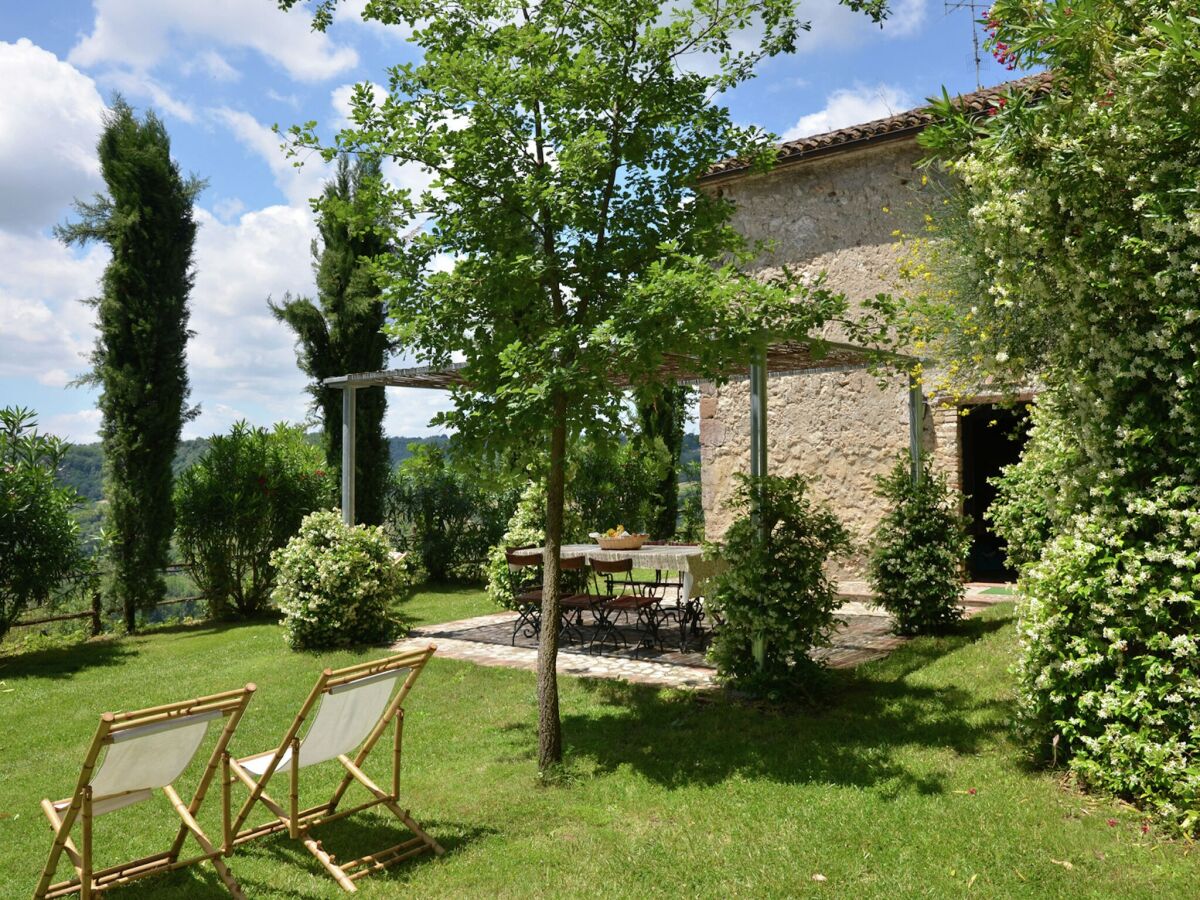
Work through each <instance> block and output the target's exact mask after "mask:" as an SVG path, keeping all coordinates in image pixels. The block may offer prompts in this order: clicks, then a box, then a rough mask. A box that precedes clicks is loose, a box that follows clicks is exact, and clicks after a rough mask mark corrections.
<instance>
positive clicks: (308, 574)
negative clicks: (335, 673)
mask: <svg viewBox="0 0 1200 900" xmlns="http://www.w3.org/2000/svg"><path fill="white" fill-rule="evenodd" d="M271 563H272V565H274V566H275V568H276V569H277V575H276V581H275V589H274V591H273V592H272V594H271V598H272V599H273V600H274V601H275V605H276V606H278V607H279V609H280V610H281V611H282V612H283V632H284V638H285V640H286V641H287V644H288V646H289V647H291V648H292V649H293V650H315V649H323V648H327V647H343V646H347V645H352V644H367V643H379V642H382V641H387V640H390V639H391V638H392V637H394V636H395V634H396V632H397V630H398V622H397V620H396V618H395V616H394V612H393V609H394V606H395V605H396V604H397V603H399V602H401V601H403V600H406V599H408V597H409V595H410V594H411V590H412V577H411V574H410V573H409V571H408V568H407V566H406V565H405V562H404V560H403V559H400V560H396V559H393V558H392V547H391V543H390V542H389V541H388V538H387V535H386V534H384V531H383V529H382V528H380V527H378V526H369V525H353V526H351V525H346V524H345V523H344V522H342V519H341V515H340V514H339V513H338V512H337V511H336V510H320V511H318V512H314V513H312V514H311V515H309V516H306V517H305V519H304V521H303V523H302V524H301V525H300V532H299V534H297V535H296V536H295V537H293V538H292V539H291V540H290V541H288V542H287V544H286V545H285V546H284V547H282V548H281V549H279V550H276V551H275V552H274V553H273V554H272V555H271Z"/></svg>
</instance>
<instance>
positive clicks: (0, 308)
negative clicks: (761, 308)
mask: <svg viewBox="0 0 1200 900" xmlns="http://www.w3.org/2000/svg"><path fill="white" fill-rule="evenodd" d="M342 5H343V9H342V11H341V13H340V14H339V17H338V19H337V21H336V22H335V24H334V26H333V28H332V29H331V30H330V31H329V33H328V34H327V35H318V34H313V33H312V32H311V31H310V29H309V27H308V18H307V14H306V11H305V10H303V9H298V10H293V11H292V12H291V13H289V14H284V13H281V12H279V11H278V10H277V9H275V3H274V0H94V2H91V3H89V2H86V0H42V2H40V3H36V4H33V3H18V2H16V0H0V78H3V81H4V89H3V92H2V94H0V405H10V404H20V405H24V406H31V407H33V408H35V409H36V410H38V412H39V413H40V414H41V420H42V425H43V427H44V428H45V429H46V430H49V431H53V432H55V433H57V434H60V435H63V436H65V437H69V438H70V439H72V440H77V441H88V440H93V439H94V435H95V429H96V427H97V425H98V422H99V417H98V414H97V413H96V410H95V407H94V401H95V396H94V393H93V392H92V391H91V390H90V389H84V388H73V387H68V386H67V383H68V382H69V381H70V380H71V379H72V378H74V377H75V376H77V375H78V374H79V373H80V372H82V371H84V370H85V369H86V367H87V364H86V360H85V359H84V358H83V357H84V355H85V354H86V353H87V352H88V350H89V348H90V346H91V343H92V340H93V337H94V333H93V329H92V314H91V310H90V309H89V308H88V307H86V306H84V305H82V304H80V303H78V302H76V301H77V300H78V299H79V298H82V297H87V296H90V295H92V294H94V293H95V290H96V284H97V280H98V278H99V276H100V273H101V271H102V270H103V266H104V262H105V259H106V254H105V252H104V250H103V249H102V248H98V247H97V248H91V249H87V250H82V251H75V250H67V249H65V248H63V247H61V246H60V245H59V244H58V243H57V242H56V241H55V240H54V238H53V236H52V235H51V233H50V229H51V228H52V226H53V225H54V224H55V223H58V222H62V221H64V220H65V219H66V218H67V217H68V215H69V213H70V209H69V207H70V202H71V199H72V198H73V197H76V196H89V195H90V194H91V193H93V192H94V191H96V190H98V189H99V188H100V186H101V185H100V180H99V172H98V168H97V166H96V162H95V153H94V146H95V141H96V136H97V134H98V131H99V122H100V114H101V111H102V109H103V105H104V104H105V102H107V101H108V100H109V99H110V98H111V96H112V94H113V92H114V91H120V92H121V93H123V94H124V95H125V96H126V98H127V99H128V100H129V101H130V102H132V103H133V104H134V105H135V106H137V107H139V108H146V107H152V108H154V109H155V110H157V111H158V112H159V113H160V115H162V117H163V119H164V120H165V122H166V124H167V127H168V129H169V131H170V133H171V136H172V145H173V152H174V155H175V157H176V159H178V161H179V163H180V165H181V166H182V168H183V169H184V170H185V171H188V172H193V173H195V174H197V175H200V176H201V177H203V178H206V179H207V180H208V188H207V189H206V190H205V191H204V193H203V194H202V195H201V197H200V200H199V202H198V211H197V218H198V220H199V222H200V231H199V236H198V239H197V248H196V264H197V273H196V287H195V290H194V291H193V295H192V310H193V311H192V327H193V329H194V330H195V331H196V336H195V338H194V339H193V340H192V343H191V345H190V348H189V372H190V375H191V379H192V391H193V396H192V401H193V402H194V403H199V404H200V405H201V408H202V414H201V415H200V417H199V418H198V419H197V420H196V421H194V422H192V423H190V424H189V425H188V427H187V430H186V431H185V435H186V436H195V435H202V434H210V433H213V432H216V431H222V430H225V429H226V428H228V427H229V425H230V424H231V423H232V422H233V421H235V420H236V419H239V418H247V419H249V420H251V421H252V422H256V423H260V424H269V423H271V422H274V421H279V420H289V421H301V420H303V419H304V418H305V416H306V413H307V403H308V398H307V396H306V395H305V393H304V378H303V376H302V375H301V374H300V373H299V372H298V371H297V370H296V367H295V358H294V354H293V350H292V338H291V335H290V333H289V332H288V331H287V330H286V329H285V328H284V326H282V325H280V324H279V323H276V322H275V321H274V320H273V319H272V318H271V317H270V315H269V313H268V311H267V307H266V299H267V297H268V296H274V297H280V296H282V295H283V294H284V293H287V292H292V293H311V292H312V275H311V269H310V256H309V245H310V241H311V238H312V235H313V233H314V228H313V223H312V217H311V213H310V212H309V210H308V204H307V202H306V201H307V198H308V197H310V196H312V195H313V194H315V193H316V192H317V190H318V189H319V186H320V184H321V181H322V179H323V177H324V176H325V173H324V172H323V171H322V169H321V167H320V166H319V165H318V164H316V163H310V164H309V165H306V166H305V167H303V168H302V169H300V170H296V169H295V168H293V166H292V165H291V163H290V162H289V161H287V160H285V159H284V158H283V155H282V153H281V152H280V151H279V149H278V143H279V142H278V140H277V139H276V138H275V136H274V135H273V134H271V131H270V127H271V125H273V124H275V123H278V124H280V125H282V126H285V127H286V126H287V125H290V124H292V123H296V122H303V121H307V120H309V119H315V120H317V121H318V122H319V123H321V125H322V126H323V127H332V126H334V125H335V124H336V122H337V120H338V119H339V118H340V117H341V116H342V115H344V110H345V108H346V98H347V97H348V95H349V91H350V86H351V85H353V84H354V83H356V82H361V81H374V82H384V81H385V80H386V77H385V68H386V66H388V65H391V64H394V63H397V62H402V61H406V60H411V59H413V58H414V51H413V48H412V47H411V46H410V45H409V44H407V43H406V41H405V39H404V35H403V33H401V32H400V31H399V30H398V29H395V28H387V27H384V26H380V25H378V24H375V23H363V22H362V21H360V20H359V19H358V17H357V15H356V12H357V10H361V8H362V5H363V0H343V4H342ZM801 10H802V13H803V15H804V16H805V17H806V18H808V19H810V20H811V21H812V25H813V28H812V32H811V33H810V34H808V35H805V36H804V37H803V38H802V39H801V41H800V46H799V48H798V51H797V53H796V54H794V55H792V56H789V57H788V58H784V59H775V60H771V61H769V62H768V63H767V64H765V65H764V66H763V67H762V69H761V72H760V75H759V77H758V79H757V80H756V81H754V82H752V83H750V84H748V85H745V86H743V87H741V88H739V89H738V91H737V92H736V93H734V94H733V95H730V96H728V97H727V98H725V102H726V103H727V104H728V105H729V106H730V108H731V109H732V111H733V113H734V116H735V117H736V118H737V119H738V120H739V121H741V122H745V123H750V122H754V123H757V124H760V125H762V126H764V127H766V128H768V129H770V130H772V131H773V132H775V133H776V134H779V135H781V136H784V137H789V138H790V137H800V136H804V135H807V134H814V133H819V132H821V131H826V130H829V129H831V128H836V127H841V126H844V125H849V124H854V123H856V122H861V121H867V120H869V119H873V118H878V117H880V116H883V115H888V114H890V113H892V112H899V111H901V110H904V109H908V108H911V107H913V106H917V105H919V104H920V103H921V102H922V100H923V99H924V98H925V97H927V96H930V95H932V94H935V93H939V92H940V91H941V88H942V86H945V87H946V88H948V89H949V90H950V91H951V93H958V92H961V91H967V90H972V89H974V88H975V86H976V71H975V64H974V61H973V53H972V47H971V27H972V25H971V15H970V13H969V12H968V11H966V10H960V11H956V12H951V13H949V14H947V12H946V11H945V9H944V8H943V6H942V4H941V3H940V2H932V0H894V3H893V11H892V17H891V19H890V21H889V22H888V23H886V24H885V25H884V26H883V27H882V28H880V27H879V26H876V25H872V24H871V23H870V22H869V21H868V20H867V19H866V18H865V17H863V16H860V15H858V14H855V13H852V12H850V11H849V10H846V9H845V8H843V7H840V6H838V5H837V4H836V2H831V0H816V2H808V3H804V4H802V6H801ZM1008 77H1011V75H1010V74H1009V73H1007V72H1005V71H1004V70H1003V69H1002V68H1001V67H1000V66H998V65H997V64H995V63H994V62H993V61H992V60H991V59H990V57H986V58H985V59H984V63H983V67H982V71H981V74H980V79H981V81H982V83H983V84H984V85H989V84H996V83H999V82H1001V81H1004V80H1006V78H1008ZM398 177H405V176H404V175H399V176H398ZM389 401H390V410H389V415H388V420H387V426H388V431H389V433H391V434H395V435H418V434H427V433H430V432H431V429H429V428H428V427H427V423H428V420H429V417H430V416H431V415H432V414H433V413H434V412H435V411H436V410H437V409H438V408H439V404H440V403H441V402H443V398H442V396H441V395H440V394H438V393H436V392H424V391H394V392H392V393H391V394H390V395H389Z"/></svg>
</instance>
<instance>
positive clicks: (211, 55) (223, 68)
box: [183, 50, 242, 81]
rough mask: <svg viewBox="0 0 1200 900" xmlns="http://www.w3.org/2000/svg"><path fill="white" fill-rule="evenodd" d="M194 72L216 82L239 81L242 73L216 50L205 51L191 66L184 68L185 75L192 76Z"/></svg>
mask: <svg viewBox="0 0 1200 900" xmlns="http://www.w3.org/2000/svg"><path fill="white" fill-rule="evenodd" d="M193 71H201V72H204V73H206V74H207V75H208V77H209V78H212V79H213V80H214V81H237V80H238V79H239V78H241V77H242V73H241V72H239V71H238V70H237V69H235V68H234V67H233V66H231V65H230V64H229V61H228V60H227V59H225V57H223V56H222V55H221V54H220V53H218V52H217V51H216V50H205V51H203V52H202V53H200V54H199V55H198V56H197V57H196V59H195V60H194V61H193V62H192V63H191V64H189V65H186V66H184V67H183V74H184V75H190V74H191V73H192V72H193Z"/></svg>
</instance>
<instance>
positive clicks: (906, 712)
mask: <svg viewBox="0 0 1200 900" xmlns="http://www.w3.org/2000/svg"><path fill="white" fill-rule="evenodd" d="M439 598H440V599H439ZM414 604H415V605H414V607H413V608H412V609H411V610H410V611H411V612H413V613H414V614H418V617H419V618H420V619H421V620H423V621H429V620H431V619H432V618H442V619H453V618H460V617H462V616H463V615H465V614H471V613H472V612H475V611H487V609H488V608H487V606H486V601H482V603H481V602H480V601H479V599H478V597H474V598H473V597H472V594H471V592H470V591H467V590H462V591H460V590H450V591H447V592H429V593H426V594H423V595H421V597H420V598H418V600H416V601H414ZM1009 615H1011V607H1009V606H1008V605H1007V604H1006V605H1002V606H1000V607H997V608H996V609H993V610H992V611H990V612H989V613H988V614H986V615H985V616H984V617H983V618H982V619H976V620H973V621H971V622H970V623H968V624H967V625H966V626H964V628H963V631H962V633H961V634H959V635H957V636H954V637H949V638H942V639H937V640H928V639H923V640H918V641H914V642H911V643H910V644H908V645H906V646H905V647H904V648H902V649H901V650H899V651H897V652H896V653H894V654H893V655H892V656H891V657H889V658H888V659H886V660H883V661H881V662H878V663H874V664H872V665H869V666H866V667H863V668H862V669H860V670H858V671H857V672H850V673H847V672H840V673H835V674H834V676H833V684H834V694H833V696H832V698H831V700H830V702H829V705H828V706H827V707H825V708H824V709H822V710H820V711H818V712H807V713H797V712H787V711H779V710H764V709H759V708H755V707H753V706H749V705H741V704H736V703H731V702H729V701H727V700H725V699H723V698H721V697H720V696H715V697H714V696H708V697H701V696H695V695H689V694H686V693H679V692H671V691H663V690H656V689H653V688H648V687H639V686H631V685H625V684H619V683H613V682H595V681H586V680H579V679H574V678H566V677H564V678H561V679H560V684H561V688H562V716H563V733H564V738H565V743H566V749H567V756H568V763H567V765H566V767H565V772H564V774H563V776H562V777H561V778H559V779H558V780H557V781H556V782H555V783H554V784H550V785H542V784H539V783H538V780H537V777H536V774H535V766H534V762H533V751H534V741H535V705H534V678H533V675H532V674H531V673H527V672H521V671H515V670H509V669H498V668H482V667H479V666H475V665H472V664H468V663H460V662H454V661H449V660H439V659H436V658H435V659H434V660H433V662H432V663H431V664H430V667H429V669H428V670H427V672H426V673H425V675H424V676H423V678H422V681H421V682H419V683H418V685H417V688H416V690H415V691H414V693H413V695H412V697H411V698H410V703H409V706H408V716H407V718H406V729H405V756H404V760H405V762H404V774H403V782H402V783H403V787H404V791H405V794H406V796H405V799H404V805H406V806H409V807H411V809H412V812H413V815H414V816H415V817H416V818H417V819H418V821H421V822H423V823H424V824H425V826H426V827H427V828H428V829H429V830H430V831H431V832H432V833H433V834H434V835H435V836H436V837H437V838H438V839H439V840H440V841H441V842H442V843H443V844H444V845H445V846H446V847H447V849H448V851H449V852H448V854H447V856H446V857H445V858H444V859H443V860H441V861H435V860H433V859H432V858H420V859H418V860H416V861H412V862H409V863H405V864H402V865H401V866H399V867H396V868H394V869H391V870H389V871H388V872H387V873H384V874H383V875H377V876H374V877H372V878H369V879H366V880H365V881H364V882H361V883H360V884H361V885H362V893H363V895H364V896H367V897H397V896H408V895H412V896H453V897H463V896H466V897H473V896H482V897H489V898H492V897H537V896H547V897H549V896H600V895H609V896H611V895H615V896H628V897H639V898H640V897H655V896H688V897H691V896H697V897H714V898H715V897H722V898H724V897H729V896H745V897H783V896H796V895H801V896H808V895H811V896H825V895H828V896H835V897H849V898H855V900H858V898H862V897H881V898H882V897H887V898H893V897H939V898H940V897H960V896H971V897H976V896H978V897H1038V898H1042V897H1072V898H1074V897H1118V896H1119V897H1123V898H1124V897H1155V898H1167V897H1180V898H1182V897H1195V896H1196V885H1197V883H1200V861H1198V859H1197V855H1196V854H1191V853H1190V850H1191V847H1190V846H1188V845H1186V844H1183V843H1179V842H1171V841H1168V840H1166V839H1165V838H1164V837H1163V836H1161V835H1160V834H1158V832H1157V831H1156V830H1154V829H1152V830H1151V831H1150V832H1149V834H1143V833H1142V832H1141V828H1140V824H1141V818H1140V816H1139V815H1138V814H1137V813H1135V812H1133V811H1129V810H1126V809H1124V808H1121V807H1120V806H1118V805H1116V804H1112V803H1108V802H1105V801H1102V800H1098V799H1093V798H1088V797H1085V796H1082V795H1080V794H1078V793H1076V792H1074V791H1072V790H1069V789H1067V788H1065V787H1063V786H1062V785H1061V784H1060V783H1059V781H1058V779H1057V778H1055V777H1053V776H1051V775H1048V774H1044V773H1040V772H1037V771H1033V770H1030V769H1029V768H1027V767H1026V766H1025V765H1024V764H1023V762H1022V759H1021V755H1020V753H1019V751H1018V749H1017V748H1016V747H1015V746H1014V745H1013V744H1012V743H1011V742H1010V740H1009V738H1008V736H1007V735H1008V732H1009V728H1010V723H1011V719H1012V698H1011V688H1010V683H1011V680H1010V677H1009V676H1008V674H1007V673H1006V667H1007V666H1008V664H1009V663H1010V661H1011V656H1012V652H1013V646H1014V638H1013V631H1012V626H1011V623H1010V621H1009V619H1008V616H1009ZM377 653H378V651H363V652H354V653H352V652H342V653H327V654H319V655H317V654H314V655H306V654H293V653H290V652H288V651H287V650H286V649H285V648H284V646H283V643H282V641H281V639H280V634H279V629H278V626H275V625H268V624H254V625H245V626H240V627H237V626H220V627H216V626H194V627H188V628H178V629H174V630H171V629H167V630H163V631H160V632H158V633H154V634H152V635H148V636H144V637H136V638H133V639H128V640H124V641H99V642H93V643H90V644H86V645H81V646H77V647H74V648H70V649H65V650H47V651H42V652H38V653H29V654H25V655H23V656H19V657H7V658H0V680H2V681H3V682H4V685H3V687H2V688H0V690H6V691H7V693H0V723H2V725H0V759H3V761H4V764H3V766H2V767H0V848H3V853H0V896H3V897H10V896H21V895H26V894H28V893H29V891H30V890H31V889H32V887H33V884H34V882H35V880H36V876H37V872H38V870H39V867H40V866H41V864H42V862H43V861H44V858H45V854H46V852H47V851H48V849H49V845H50V830H49V828H48V827H47V826H46V823H45V822H44V820H43V818H42V816H41V813H40V811H39V810H38V807H37V802H38V800H39V799H40V798H41V797H44V796H50V797H53V798H55V799H57V798H59V797H61V796H62V795H63V794H64V793H65V792H66V791H68V790H69V789H70V785H71V783H72V782H73V780H74V778H75V777H76V776H77V773H78V766H79V763H80V760H81V756H82V753H83V750H84V748H85V746H86V744H87V742H88V739H89V738H90V736H91V734H92V731H93V730H94V728H95V723H96V717H97V715H98V714H99V713H100V712H101V711H103V710H107V709H119V708H131V707H137V706H142V705H146V704H151V703H158V702H164V701H167V700H172V699H177V698H179V697H182V696H188V695H194V694H197V693H201V692H208V691H214V690H220V689H226V688H230V687H234V686H236V685H238V684H240V683H242V682H243V681H255V682H257V683H258V685H259V692H258V695H257V696H256V698H255V699H254V701H253V703H252V704H251V706H250V709H249V711H248V712H247V715H246V719H245V720H244V724H243V727H242V728H241V730H240V731H239V733H238V735H237V737H236V738H235V742H234V750H235V752H239V753H250V752H255V751H258V750H262V749H266V748H267V747H268V746H270V745H271V744H272V743H273V742H274V741H277V740H278V739H279V737H280V735H281V733H282V731H283V729H284V727H285V726H286V724H287V723H288V721H289V720H290V718H291V716H292V715H293V714H294V711H295V708H296V706H297V705H298V704H299V702H300V700H301V698H302V697H303V696H304V694H305V692H306V691H307V690H308V689H309V687H310V685H311V682H312V680H313V678H314V677H315V675H316V673H317V671H318V670H319V669H320V668H321V667H323V666H326V665H341V664H345V663H348V662H350V661H353V660H357V659H362V658H364V657H365V656H368V655H375V654H377ZM385 756H386V754H383V755H381V756H380V758H379V759H378V760H376V765H375V767H374V770H373V771H375V772H376V773H377V775H379V776H380V777H385V776H384V771H385V770H384V764H385V758H384V757H385ZM334 768H336V767H334ZM333 780H336V772H334V771H331V770H330V768H329V767H327V766H320V767H316V768H314V769H309V770H306V771H305V772H304V780H303V782H302V786H301V788H302V797H304V798H305V799H308V798H315V797H318V795H319V794H320V792H321V789H322V788H325V789H326V790H327V789H328V788H329V787H330V785H331V782H332V781H333ZM185 786H186V785H185ZM972 790H974V793H971V791H972ZM185 794H186V792H185ZM214 798H215V794H214ZM309 802H317V800H316V799H310V800H309ZM142 807H144V808H140V807H132V808H130V809H127V810H123V811H119V812H116V813H113V814H112V815H111V816H109V817H105V818H102V819H100V820H99V824H98V836H97V841H98V843H97V847H98V852H99V854H100V858H101V862H103V861H106V860H114V859H115V858H116V857H117V856H122V855H124V857H131V856H134V855H142V854H144V853H149V852H154V851H156V850H158V849H160V848H161V847H162V846H165V844H166V843H167V842H169V838H170V835H172V834H173V827H174V826H173V824H172V816H171V813H170V812H169V811H168V810H167V809H166V808H165V806H163V805H160V804H143V805H142ZM216 812H217V806H216V805H215V804H210V805H209V807H208V808H207V816H206V817H205V818H204V821H205V823H206V824H207V825H208V826H210V827H211V831H210V834H215V833H217V828H216V821H215V814H216ZM1110 818H1112V819H1114V820H1115V821H1116V824H1115V826H1110V825H1109V824H1108V823H1107V820H1108V819H1110ZM319 836H321V837H322V838H323V839H324V841H325V844H326V846H327V847H328V848H329V849H331V850H332V851H333V852H335V853H338V854H340V855H343V856H352V855H357V854H358V853H359V852H364V851H369V850H375V849H379V848H381V847H383V846H385V845H386V844H388V843H394V842H395V840H397V839H398V838H397V837H396V832H394V831H393V830H392V829H391V826H390V825H387V824H386V823H385V821H384V820H383V819H382V818H377V817H375V816H373V815H371V814H367V815H365V816H361V817H355V818H353V819H350V820H345V821H343V822H340V823H336V824H334V825H332V826H330V827H329V828H328V829H326V830H325V831H324V832H323V833H321V834H320V835H319ZM230 865H231V867H232V869H233V871H234V873H235V874H236V875H237V876H238V877H239V878H240V879H241V881H242V884H243V886H244V887H245V889H246V892H247V894H248V895H249V896H250V897H252V898H289V900H292V898H307V897H336V896H340V892H339V890H338V889H337V887H336V885H335V884H334V883H333V881H332V880H331V879H329V878H328V877H327V876H325V874H324V873H323V871H322V870H321V869H320V867H319V865H318V864H317V863H316V861H315V860H313V859H312V858H311V857H310V856H308V854H307V853H306V852H305V851H304V850H303V849H302V848H298V845H296V844H293V843H290V842H289V841H288V840H287V838H286V837H285V836H273V837H271V838H268V839H265V840H263V841H261V842H257V843H253V844H250V845H247V846H245V847H243V848H241V849H239V851H238V852H237V853H236V854H235V855H234V857H233V858H232V859H231V860H230ZM815 874H821V875H824V876H825V877H826V879H827V880H826V881H824V882H816V881H813V880H812V879H813V876H814V875H815ZM129 895H130V896H139V897H220V896H223V893H222V888H221V886H220V884H219V882H217V880H216V879H215V876H214V875H213V874H212V871H211V868H204V867H195V868H192V869H188V870H185V871H183V872H179V873H174V874H172V875H169V876H165V877H159V878H152V879H147V880H145V881H142V882H140V883H139V884H138V885H137V886H135V887H133V888H131V889H130V891H129Z"/></svg>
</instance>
